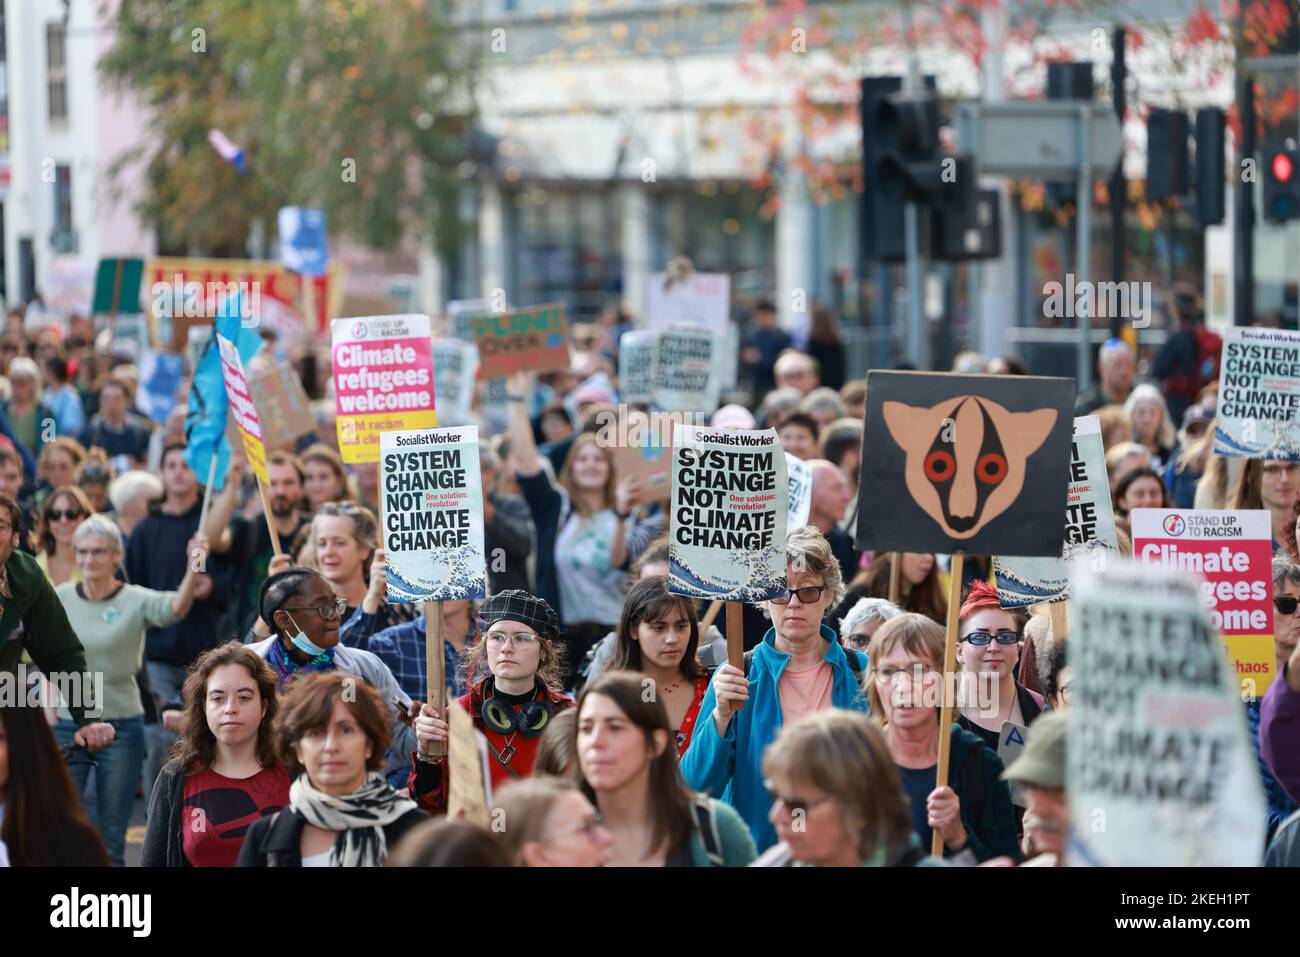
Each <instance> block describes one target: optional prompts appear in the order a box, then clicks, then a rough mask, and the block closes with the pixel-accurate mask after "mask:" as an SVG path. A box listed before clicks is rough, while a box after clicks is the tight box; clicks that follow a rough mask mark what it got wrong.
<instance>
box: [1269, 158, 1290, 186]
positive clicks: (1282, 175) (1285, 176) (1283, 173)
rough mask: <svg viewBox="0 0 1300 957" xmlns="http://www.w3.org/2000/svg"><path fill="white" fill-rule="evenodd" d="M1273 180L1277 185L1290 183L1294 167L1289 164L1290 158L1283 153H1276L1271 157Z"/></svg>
mask: <svg viewBox="0 0 1300 957" xmlns="http://www.w3.org/2000/svg"><path fill="white" fill-rule="evenodd" d="M1272 165H1273V178H1274V179H1275V180H1277V181H1278V182H1279V183H1289V182H1291V174H1292V173H1294V172H1295V166H1294V165H1292V163H1291V157H1290V156H1288V155H1287V154H1286V153H1285V152H1282V153H1276V154H1274V156H1273V164H1272Z"/></svg>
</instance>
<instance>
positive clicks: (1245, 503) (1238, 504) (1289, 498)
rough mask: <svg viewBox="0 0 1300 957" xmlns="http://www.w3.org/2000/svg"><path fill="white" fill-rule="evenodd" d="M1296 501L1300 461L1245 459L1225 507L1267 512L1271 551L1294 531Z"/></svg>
mask: <svg viewBox="0 0 1300 957" xmlns="http://www.w3.org/2000/svg"><path fill="white" fill-rule="evenodd" d="M1298 499H1300V462H1286V461H1282V460H1279V459H1246V464H1245V465H1243V466H1242V469H1241V474H1240V475H1239V476H1237V484H1236V485H1235V486H1234V487H1233V490H1232V499H1231V501H1230V502H1229V504H1228V508H1230V509H1233V510H1234V511H1242V510H1245V509H1263V508H1266V509H1268V511H1269V513H1270V515H1271V518H1272V534H1273V551H1274V552H1276V551H1277V550H1278V548H1279V546H1280V545H1281V544H1282V542H1284V541H1285V540H1286V538H1285V537H1286V533H1287V529H1288V528H1290V529H1291V530H1292V531H1293V532H1294V530H1295V518H1294V513H1295V506H1296V501H1297V500H1298Z"/></svg>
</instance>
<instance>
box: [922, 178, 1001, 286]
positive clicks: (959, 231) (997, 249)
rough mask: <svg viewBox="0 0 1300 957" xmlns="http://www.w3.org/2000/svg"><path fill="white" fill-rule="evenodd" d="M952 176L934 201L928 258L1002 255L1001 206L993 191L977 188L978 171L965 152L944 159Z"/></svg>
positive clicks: (995, 192)
mask: <svg viewBox="0 0 1300 957" xmlns="http://www.w3.org/2000/svg"><path fill="white" fill-rule="evenodd" d="M947 159H948V160H951V162H952V166H951V167H950V168H951V169H952V171H953V174H954V175H953V176H952V177H951V178H950V179H948V180H947V181H946V182H944V184H943V187H944V188H943V189H941V190H940V191H939V192H938V194H937V195H936V197H935V199H934V204H933V208H932V211H931V217H930V238H931V242H930V258H931V259H936V260H948V261H952V260H966V259H996V258H997V257H998V256H1001V255H1002V206H1001V197H1000V195H999V193H998V191H997V190H995V189H980V186H979V170H978V169H977V168H976V165H975V159H974V157H973V156H971V155H970V154H969V153H959V154H957V155H956V156H952V157H947Z"/></svg>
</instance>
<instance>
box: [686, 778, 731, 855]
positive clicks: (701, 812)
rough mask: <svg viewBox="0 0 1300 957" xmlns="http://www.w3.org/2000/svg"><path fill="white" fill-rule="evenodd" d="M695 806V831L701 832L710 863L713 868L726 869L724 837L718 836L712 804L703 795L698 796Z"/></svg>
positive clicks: (695, 799) (694, 802)
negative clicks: (723, 853)
mask: <svg viewBox="0 0 1300 957" xmlns="http://www.w3.org/2000/svg"><path fill="white" fill-rule="evenodd" d="M693 805H694V807H693V810H694V811H695V829H696V830H697V831H699V832H700V839H701V840H702V841H703V842H704V853H705V854H707V855H708V858H709V863H710V864H711V865H712V866H713V867H726V865H727V862H726V859H725V858H723V856H722V837H721V836H720V835H719V834H718V820H717V816H716V815H715V814H714V813H713V804H712V802H710V801H709V799H708V798H707V797H705V796H704V795H703V794H696V795H695V798H694V801H693Z"/></svg>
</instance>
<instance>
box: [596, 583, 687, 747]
mask: <svg viewBox="0 0 1300 957" xmlns="http://www.w3.org/2000/svg"><path fill="white" fill-rule="evenodd" d="M617 636H618V638H617V642H618V643H617V645H616V646H615V650H614V667H615V668H619V669H622V670H624V671H635V672H639V673H640V674H642V675H645V676H646V677H647V678H649V679H650V680H651V681H652V682H654V689H655V694H656V696H657V697H658V698H659V700H661V701H662V702H663V703H664V707H665V708H666V709H667V710H668V720H669V723H670V724H671V725H672V726H673V727H674V728H676V729H677V731H676V739H675V742H674V744H675V747H676V748H677V755H678V756H679V757H680V756H681V755H683V754H685V753H686V749H687V748H688V747H690V745H691V734H692V733H693V731H694V730H695V720H696V718H697V717H698V716H699V713H700V703H701V702H702V701H703V700H704V693H705V692H706V691H708V690H709V675H708V672H706V671H705V670H704V669H703V668H701V667H700V664H699V662H698V661H697V660H696V659H695V653H696V650H697V649H698V648H699V644H700V626H699V623H698V622H697V621H696V620H695V605H694V602H692V600H691V599H690V598H687V597H685V596H683V595H674V594H672V593H671V592H670V591H669V590H668V579H667V578H666V577H665V576H663V575H656V576H654V577H653V578H646V579H643V580H642V581H639V582H637V583H636V585H634V586H633V587H632V590H631V591H630V592H628V594H627V600H626V601H624V602H623V616H622V618H620V619H619V623H618V632H617Z"/></svg>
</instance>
